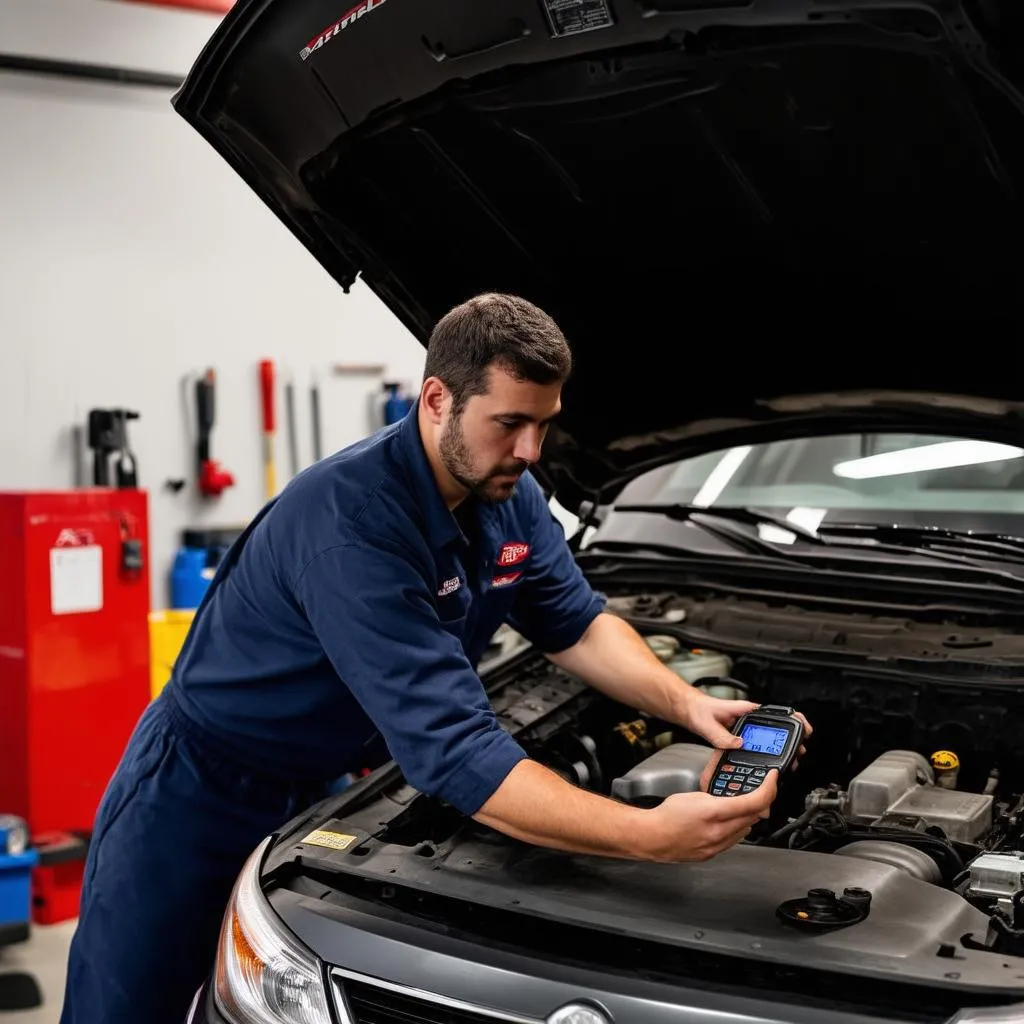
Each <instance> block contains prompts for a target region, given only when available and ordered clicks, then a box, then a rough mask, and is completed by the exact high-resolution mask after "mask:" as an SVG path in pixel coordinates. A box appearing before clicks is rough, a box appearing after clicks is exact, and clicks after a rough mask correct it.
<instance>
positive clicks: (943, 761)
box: [931, 750, 960, 772]
mask: <svg viewBox="0 0 1024 1024" xmlns="http://www.w3.org/2000/svg"><path fill="white" fill-rule="evenodd" d="M931 762H932V767H933V768H934V769H935V770H936V771H937V772H951V771H954V770H955V769H957V768H959V767H960V758H959V757H957V756H956V754H954V753H953V751H952V750H936V751H935V753H934V754H932V756H931Z"/></svg>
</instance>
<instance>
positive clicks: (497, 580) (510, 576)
mask: <svg viewBox="0 0 1024 1024" xmlns="http://www.w3.org/2000/svg"><path fill="white" fill-rule="evenodd" d="M522 575H523V574H522V573H521V572H507V573H505V574H504V575H502V576H495V577H494V579H492V580H491V586H492V587H507V586H509V585H510V584H512V583H515V581H516V580H517V579H519V577H520V576H522Z"/></svg>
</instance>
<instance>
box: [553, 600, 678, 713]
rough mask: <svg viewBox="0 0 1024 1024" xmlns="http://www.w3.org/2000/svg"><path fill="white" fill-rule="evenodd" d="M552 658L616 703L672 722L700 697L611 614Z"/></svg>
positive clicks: (599, 617) (627, 625) (640, 638)
mask: <svg viewBox="0 0 1024 1024" xmlns="http://www.w3.org/2000/svg"><path fill="white" fill-rule="evenodd" d="M549 658H550V660H551V661H552V662H554V663H555V664H556V665H558V667H559V668H562V669H565V671H566V672H570V673H572V674H573V675H576V676H579V677H580V678H581V679H585V680H586V681H587V682H588V683H589V684H590V685H591V686H593V687H594V689H595V690H600V691H601V693H604V694H606V695H607V696H609V697H611V698H612V699H613V700H617V701H619V702H620V703H622V704H626V705H628V706H629V707H631V708H636V709H637V710H638V711H646V712H647V713H648V714H651V715H654V716H656V717H658V718H665V719H668V720H670V721H679V720H680V717H681V715H682V714H683V709H684V708H685V706H686V702H687V701H688V700H689V699H690V698H691V697H692V696H693V695H694V694H695V692H696V691H695V690H694V688H693V687H692V686H690V685H689V683H686V682H684V681H683V680H682V679H681V678H680V677H679V676H678V675H676V673H675V672H673V671H672V670H671V669H670V668H668V667H666V666H665V665H664V664H662V662H661V661H659V660H658V658H657V656H656V655H655V654H654V652H653V651H652V650H651V649H650V647H649V646H648V645H647V642H646V641H645V640H644V638H643V637H642V636H640V634H639V633H637V631H636V630H635V629H634V628H633V627H632V626H631V625H630V624H629V623H628V622H625V621H624V620H623V619H620V618H619V617H618V616H615V615H612V614H610V613H608V612H604V613H602V614H601V615H598V617H597V618H596V619H594V621H593V622H592V623H591V624H590V626H589V628H588V629H587V631H586V633H584V634H583V636H582V638H581V639H580V640H579V641H578V642H577V643H576V644H575V645H574V646H572V647H570V648H569V649H568V650H567V651H561V652H559V653H558V654H552V655H549Z"/></svg>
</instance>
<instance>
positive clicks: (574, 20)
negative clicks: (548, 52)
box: [544, 0, 612, 36]
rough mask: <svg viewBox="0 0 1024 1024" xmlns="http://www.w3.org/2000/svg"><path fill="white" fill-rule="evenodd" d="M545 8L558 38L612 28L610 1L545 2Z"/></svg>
mask: <svg viewBox="0 0 1024 1024" xmlns="http://www.w3.org/2000/svg"><path fill="white" fill-rule="evenodd" d="M544 7H545V9H546V10H547V13H548V21H549V22H550V24H551V31H552V32H553V33H554V34H555V35H556V36H574V35H576V34H577V33H579V32H591V31H593V30H594V29H596V28H610V27H611V26H612V12H611V11H610V10H609V9H608V0H544Z"/></svg>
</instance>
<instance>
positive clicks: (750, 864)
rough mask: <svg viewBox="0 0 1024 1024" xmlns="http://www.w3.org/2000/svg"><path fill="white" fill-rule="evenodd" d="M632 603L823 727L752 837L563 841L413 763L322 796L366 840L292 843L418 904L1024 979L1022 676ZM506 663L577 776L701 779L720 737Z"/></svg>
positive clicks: (613, 791)
mask: <svg viewBox="0 0 1024 1024" xmlns="http://www.w3.org/2000/svg"><path fill="white" fill-rule="evenodd" d="M638 602H640V603H641V604H642V603H643V602H642V599H639V598H631V599H630V600H629V602H628V604H625V603H621V602H620V604H619V608H618V610H619V611H620V612H621V611H623V610H624V611H626V612H627V614H628V613H629V612H632V611H633V610H635V609H636V607H637V603H638ZM612 607H613V610H614V609H615V604H614V602H613V605H612ZM628 617H630V619H631V620H632V621H633V622H634V625H636V626H637V628H638V629H639V630H640V632H641V633H642V634H643V635H644V636H645V638H646V640H647V642H648V644H649V646H650V647H651V649H652V650H653V651H654V653H655V654H656V655H657V656H658V657H659V659H661V660H662V661H663V662H664V663H665V664H667V665H668V666H669V667H670V668H672V669H673V670H674V671H677V672H678V673H679V675H680V676H681V677H682V678H684V679H686V680H687V681H688V682H690V683H692V684H693V685H695V686H698V687H699V688H701V689H703V690H705V691H706V692H709V693H712V694H714V695H716V696H720V697H729V698H741V699H749V700H752V701H755V702H757V703H769V702H771V703H777V704H779V703H781V704H786V705H789V706H792V707H795V708H797V709H798V710H800V711H802V712H803V713H804V714H805V715H807V717H808V718H809V719H810V721H811V722H812V724H813V725H814V735H813V737H812V738H811V739H810V740H809V741H808V744H807V752H806V754H805V755H804V756H802V757H801V758H800V761H799V763H798V764H797V765H795V766H794V769H793V770H791V771H790V772H787V776H788V777H787V778H786V779H784V780H781V782H780V787H779V795H778V797H777V799H776V801H775V803H774V804H773V808H772V815H771V818H770V819H769V820H768V821H765V822H762V823H761V824H760V825H758V826H756V827H755V829H754V831H753V832H752V833H751V835H750V837H749V838H748V839H747V840H746V841H745V842H743V843H741V844H739V845H738V846H736V847H734V848H733V849H731V850H728V851H726V852H725V853H724V854H721V855H719V856H718V857H716V858H713V859H712V860H710V861H708V862H704V863H698V864H679V865H653V864H638V863H633V862H621V861H617V860H612V859H604V858H587V857H573V856H567V855H564V854H560V853H557V852H555V851H549V850H545V849H541V848H536V847H531V846H529V845H526V844H521V843H518V842H516V841H514V840H511V839H509V838H508V837H506V836H503V835H500V834H498V833H496V832H492V831H491V830H489V829H487V828H485V827H484V826H482V825H479V824H478V823H476V822H474V821H472V820H469V819H466V818H464V817H462V816H461V815H459V814H458V813H457V812H455V811H454V810H453V809H452V808H450V807H447V806H446V805H443V804H441V803H439V802H438V801H435V800H434V799H433V798H430V797H428V796H425V795H423V794H419V793H416V792H415V791H414V790H412V789H411V787H408V786H407V785H406V784H405V783H404V782H403V781H402V780H401V777H400V776H398V778H397V781H394V782H391V783H389V782H388V781H387V779H383V780H381V781H380V782H378V783H376V784H375V785H373V786H371V787H369V788H366V787H361V786H356V787H354V788H353V791H352V793H351V794H347V795H345V794H343V795H342V797H341V798H340V799H336V800H335V802H334V803H333V804H328V805H326V807H325V817H326V823H325V824H323V825H321V826H320V828H322V829H327V830H334V831H338V832H342V833H344V834H346V835H348V836H350V837H355V840H356V841H354V842H353V843H352V845H351V847H350V848H346V849H345V850H329V849H323V848H316V846H315V845H309V844H303V843H302V834H301V833H299V834H297V835H295V836H294V837H293V838H292V843H293V846H292V847H291V851H290V854H289V855H288V857H291V858H292V861H293V863H301V864H302V866H303V869H304V870H306V871H310V872H312V873H314V874H316V873H317V872H318V871H321V872H323V874H322V875H320V876H319V877H320V879H321V881H323V880H326V878H327V877H328V876H329V877H330V878H331V884H332V885H334V886H337V884H338V878H339V875H344V876H345V877H347V878H348V879H349V880H352V879H359V880H360V884H361V885H365V883H368V882H374V883H378V882H379V883H380V892H381V893H389V894H390V895H386V896H382V897H381V898H382V899H386V900H389V901H392V902H393V901H395V900H396V899H399V896H398V895H397V894H400V893H401V892H402V891H403V887H404V886H408V887H410V890H409V891H414V892H416V893H418V895H417V897H416V899H417V900H418V901H420V903H419V904H417V905H420V904H421V903H422V901H423V900H424V899H425V898H426V894H427V893H428V892H429V893H433V894H434V897H435V898H436V897H437V896H438V894H441V893H448V894H449V895H451V896H454V897H456V899H457V901H459V903H460V905H461V904H462V903H464V902H465V901H470V902H472V903H474V904H477V905H487V906H489V907H491V908H493V909H495V910H496V909H497V908H504V909H505V910H507V909H508V908H509V904H510V893H514V894H515V898H514V899H512V900H511V902H512V903H513V904H514V905H515V907H516V912H517V914H529V913H530V912H531V910H532V911H534V912H536V913H538V914H540V915H541V916H542V917H543V918H544V919H545V920H546V921H548V923H549V924H550V923H552V922H553V921H554V920H563V921H571V922H573V923H574V924H575V925H588V926H591V927H595V928H601V927H609V928H610V927H612V924H611V922H613V921H614V922H615V924H614V930H615V931H616V932H620V933H624V932H629V931H630V930H631V929H635V931H636V937H637V938H638V939H639V938H640V937H643V938H644V941H655V940H657V941H661V942H664V943H666V944H670V945H673V944H674V945H679V944H684V945H685V944H690V945H693V944H695V943H696V944H699V945H700V946H701V947H702V948H704V949H714V950H716V951H717V952H719V953H725V954H740V955H743V956H744V957H747V958H749V957H751V956H754V957H755V958H760V957H763V958H766V959H769V960H774V961H775V962H776V963H790V964H791V963H793V960H794V957H795V956H796V955H797V954H798V953H799V958H800V962H801V963H803V964H810V963H816V964H818V965H819V966H822V967H831V968H833V969H836V970H839V971H841V972H844V973H848V972H851V971H853V972H858V971H859V972H862V973H874V974H876V975H877V976H879V977H890V978H891V977H893V976H894V973H895V975H897V976H900V977H905V978H908V979H913V980H914V982H915V983H930V984H936V985H939V986H947V987H948V986H950V985H951V984H953V981H954V977H955V984H956V986H976V987H977V988H978V990H979V991H982V990H984V991H991V992H995V991H1005V990H1006V989H1014V990H1016V992H1017V993H1019V991H1020V986H1021V984H1022V979H1024V763H1022V758H1021V751H1020V745H1019V740H1018V737H1019V725H1018V723H1020V722H1021V721H1024V692H1022V691H1021V690H1019V689H1018V688H1017V687H1015V686H1005V685H1004V688H1003V689H1002V690H998V689H996V687H995V686H992V685H988V686H986V685H984V684H982V683H979V682H977V681H976V679H975V680H973V681H971V682H957V681H955V680H953V679H950V678H947V679H943V680H940V681H936V680H935V679H934V678H927V677H918V676H915V675H914V674H913V673H899V672H894V671H893V670H892V666H891V664H890V663H888V662H885V661H880V662H878V663H875V662H873V661H871V660H864V661H862V662H861V663H860V664H851V663H850V661H849V660H846V661H841V662H835V663H830V662H826V661H815V660H811V659H807V660H804V659H803V658H801V657H800V656H799V655H798V653H795V652H794V650H793V649H790V650H788V651H778V652H774V651H773V652H766V651H764V650H758V649H755V648H753V647H750V648H744V647H738V648H737V649H733V650H726V649H724V648H723V649H714V650H711V649H708V648H705V647H697V646H695V645H694V644H693V637H688V636H687V633H686V631H685V621H684V620H683V619H682V618H679V619H677V620H676V621H673V617H672V616H671V615H665V616H662V617H661V618H658V619H653V618H647V617H645V616H634V615H629V616H628ZM495 662H496V664H495V665H494V666H493V667H492V668H491V669H489V670H488V671H487V672H485V679H486V681H487V686H488V692H489V696H490V699H491V703H492V706H493V707H494V709H495V711H496V713H497V714H498V716H499V719H500V720H501V721H502V723H503V724H504V726H505V728H507V729H508V730H509V731H510V732H512V733H513V734H514V735H515V736H516V738H517V740H518V741H519V742H520V743H521V744H522V745H523V747H524V748H525V749H526V750H527V752H528V753H529V754H530V756H532V757H533V758H535V759H536V760H538V761H540V762H541V763H543V764H545V765H547V766H548V767H550V768H551V769H552V770H554V771H556V772H558V773H559V774H561V775H562V776H563V777H564V778H566V779H567V780H568V781H570V782H571V783H573V784H574V785H578V786H581V787H584V788H587V789H590V790H593V791H595V792H599V793H602V794H604V795H606V796H609V797H610V798H612V799H615V800H620V801H624V802H627V803H632V804H635V805H637V806H642V807H652V806H655V805H656V804H657V803H659V802H660V801H661V800H663V799H665V798H666V797H667V796H669V795H671V794H674V793H685V792H690V791H694V790H696V789H698V788H699V782H700V778H701V774H702V772H703V770H704V767H705V765H706V763H707V760H708V758H709V757H710V756H711V754H712V751H711V748H710V747H709V746H707V744H706V743H705V741H703V740H702V739H700V738H699V737H695V736H693V735H691V734H689V733H688V732H687V731H686V730H685V729H683V728H682V727H680V726H678V725H676V724H673V723H668V722H663V721H659V720H656V719H653V718H651V717H648V716H646V715H643V714H637V713H636V712H635V711H633V710H631V709H630V708H628V707H624V706H622V705H620V704H617V703H615V702H613V701H611V700H610V699H608V698H607V697H605V696H604V695H602V694H600V693H598V692H596V691H594V690H592V689H591V688H589V687H588V686H586V685H585V684H584V683H582V682H581V681H580V680H578V679H575V678H573V677H572V676H570V675H568V674H567V673H565V672H563V671H561V670H560V669H558V668H556V667H555V666H554V665H553V664H552V663H551V662H549V661H548V660H547V659H546V658H544V657H543V656H542V655H540V654H539V653H537V652H535V651H533V650H532V649H530V648H529V647H528V646H526V645H517V643H516V642H515V639H514V638H509V637H508V636H505V637H504V638H503V639H502V641H501V642H500V644H499V645H498V650H497V656H496V658H495ZM963 678H968V674H967V673H964V674H963ZM307 826H308V819H307ZM285 859H288V858H287V857H285ZM360 891H363V892H365V891H366V890H365V889H361V890H360ZM623 921H628V924H623ZM508 927H511V925H509V926H508ZM694 936H699V942H698V940H695V939H694ZM531 941H534V940H531ZM808 943H809V944H810V945H808Z"/></svg>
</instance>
